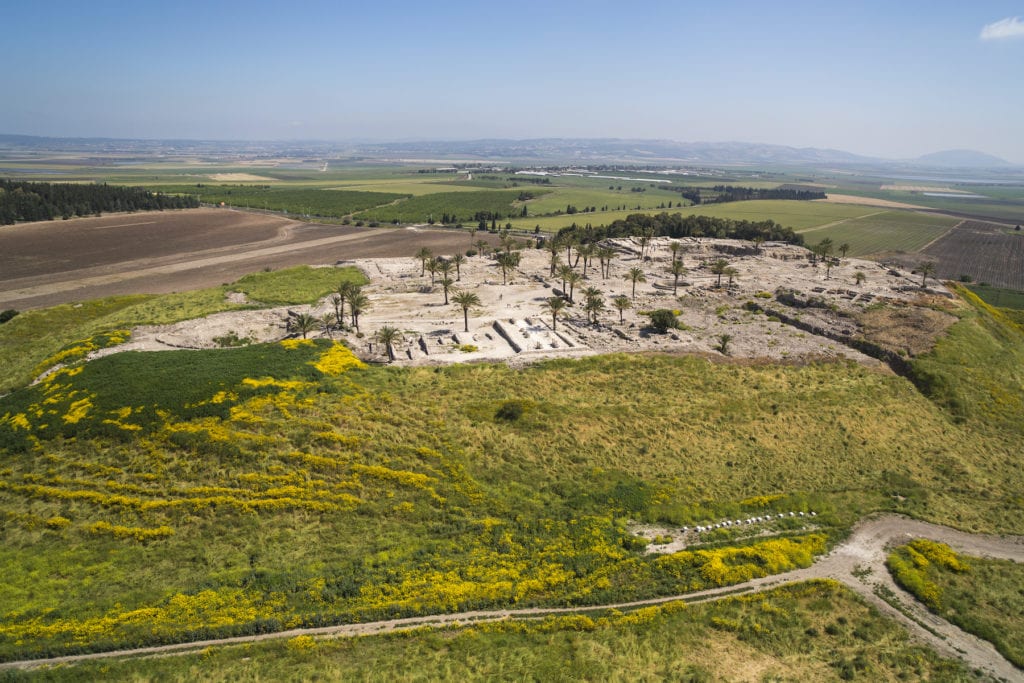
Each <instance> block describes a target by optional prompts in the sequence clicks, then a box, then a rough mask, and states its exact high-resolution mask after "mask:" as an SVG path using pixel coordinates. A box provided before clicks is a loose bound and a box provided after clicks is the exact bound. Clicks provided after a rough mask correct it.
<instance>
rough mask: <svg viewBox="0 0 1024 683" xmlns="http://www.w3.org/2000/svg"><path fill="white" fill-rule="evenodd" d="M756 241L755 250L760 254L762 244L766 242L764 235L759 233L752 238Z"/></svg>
mask: <svg viewBox="0 0 1024 683" xmlns="http://www.w3.org/2000/svg"><path fill="white" fill-rule="evenodd" d="M750 241H751V242H753V243H754V251H755V252H756V253H758V254H760V253H761V245H762V244H764V241H765V240H764V235H758V236H757V237H755V238H754V239H752V240H750Z"/></svg>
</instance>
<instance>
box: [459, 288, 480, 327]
mask: <svg viewBox="0 0 1024 683" xmlns="http://www.w3.org/2000/svg"><path fill="white" fill-rule="evenodd" d="M452 303H454V304H455V305H456V306H460V307H461V308H462V322H463V326H464V328H465V330H464V331H465V332H469V309H470V308H472V307H473V306H479V305H480V297H479V296H477V295H476V294H475V293H473V292H467V291H466V290H462V291H461V292H455V294H454V295H452Z"/></svg>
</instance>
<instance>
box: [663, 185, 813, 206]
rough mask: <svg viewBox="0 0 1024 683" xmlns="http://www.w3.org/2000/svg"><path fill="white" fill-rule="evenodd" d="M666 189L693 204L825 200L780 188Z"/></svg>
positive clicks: (796, 190)
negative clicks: (762, 200)
mask: <svg viewBox="0 0 1024 683" xmlns="http://www.w3.org/2000/svg"><path fill="white" fill-rule="evenodd" d="M667 189H669V190H672V191H673V192H678V193H679V194H680V195H681V196H682V197H683V198H684V199H689V200H690V201H691V202H693V203H694V204H720V203H723V202H742V201H747V200H751V199H796V200H801V201H809V200H812V199H825V193H824V192H818V191H815V190H800V189H795V188H781V187H780V188H775V189H771V190H769V189H763V188H756V187H737V186H734V185H715V186H714V187H711V188H701V187H691V186H681V187H670V188H667Z"/></svg>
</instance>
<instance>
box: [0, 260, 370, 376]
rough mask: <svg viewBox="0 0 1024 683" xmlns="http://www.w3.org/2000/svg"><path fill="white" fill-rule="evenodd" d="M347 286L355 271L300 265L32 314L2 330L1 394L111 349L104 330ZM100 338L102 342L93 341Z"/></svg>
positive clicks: (307, 299) (294, 300)
mask: <svg viewBox="0 0 1024 683" xmlns="http://www.w3.org/2000/svg"><path fill="white" fill-rule="evenodd" d="M343 281H352V282H356V283H358V284H362V283H364V282H365V281H366V278H365V277H364V276H363V274H362V273H361V272H359V270H358V269H356V268H309V267H308V266H300V267H297V268H287V269H283V270H277V271H267V272H261V273H254V274H251V275H246V276H245V277H243V278H241V279H239V280H238V281H237V282H234V283H232V284H229V285H222V286H220V287H211V288H209V289H202V290H196V291H192V292H182V293H176V294H164V295H160V296H154V295H134V296H117V297H109V298H105V299H93V300H90V301H85V302H82V303H80V304H65V305H61V306H54V307H52V308H45V309H39V310H33V311H26V312H24V313H21V314H19V315H18V316H16V317H14V318H12V319H11V320H9V321H8V322H6V323H4V324H2V325H0V394H2V393H4V392H8V391H11V390H12V389H15V388H17V387H19V386H23V385H25V384H27V383H28V382H30V381H32V380H33V379H35V378H36V377H37V376H39V374H40V373H41V372H43V371H44V370H46V369H48V368H50V367H51V366H53V365H54V363H56V362H58V361H62V360H74V359H78V358H80V357H82V356H84V355H85V354H86V353H88V352H89V351H92V350H94V349H96V348H99V346H98V345H97V344H102V345H110V344H109V343H108V342H109V341H110V340H109V338H108V337H107V336H106V334H105V333H109V332H112V331H117V334H116V338H117V339H119V340H122V341H123V340H125V339H127V338H128V332H129V330H127V329H126V328H130V327H133V326H135V325H166V324H170V323H175V322H180V321H182V320H190V319H192V318H200V317H202V316H205V315H210V314H212V313H219V312H222V311H228V310H234V309H239V308H252V307H254V306H260V307H263V306H285V305H298V304H309V303H314V302H316V301H317V300H319V299H320V298H321V297H323V296H325V295H326V294H328V293H330V292H331V291H333V290H334V289H336V288H337V287H338V285H339V284H341V282H343ZM227 292H242V293H244V294H245V295H246V296H248V297H249V299H250V300H251V301H252V302H253V303H252V304H234V303H231V302H229V301H228V300H227V299H226V298H225V294H227ZM97 335H102V336H103V339H93V337H95V336H97Z"/></svg>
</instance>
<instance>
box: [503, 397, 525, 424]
mask: <svg viewBox="0 0 1024 683" xmlns="http://www.w3.org/2000/svg"><path fill="white" fill-rule="evenodd" d="M532 407H533V404H532V402H531V401H525V400H523V399H518V398H513V399H509V400H508V401H504V402H502V404H501V405H500V406H498V410H497V411H496V412H495V413H494V419H496V420H502V421H504V422H516V421H518V420H519V418H521V417H522V416H523V415H525V414H526V412H527V411H528V410H529V409H530V408H532Z"/></svg>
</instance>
